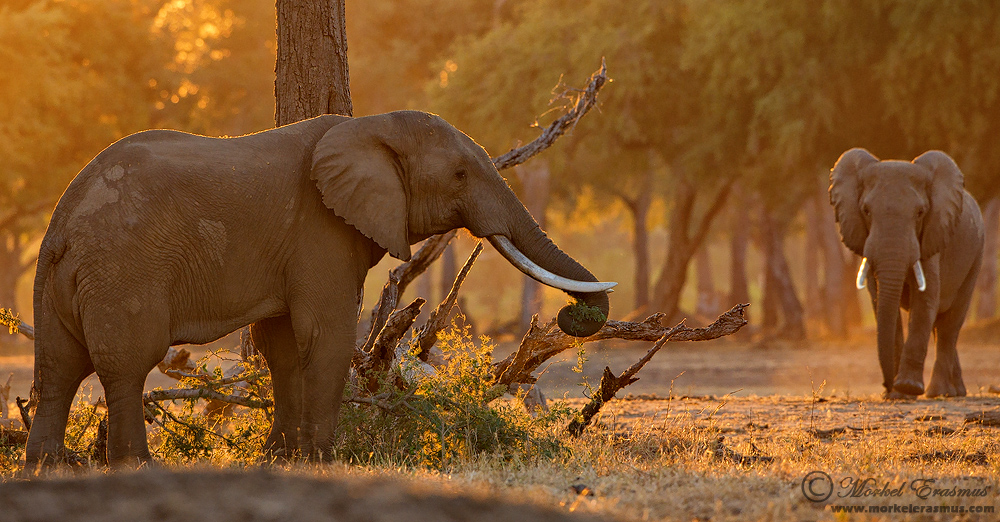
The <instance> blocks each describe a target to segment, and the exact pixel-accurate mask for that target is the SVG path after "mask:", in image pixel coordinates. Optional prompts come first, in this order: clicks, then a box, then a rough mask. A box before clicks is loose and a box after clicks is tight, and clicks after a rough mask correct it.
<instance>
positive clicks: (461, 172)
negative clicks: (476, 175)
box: [455, 169, 468, 181]
mask: <svg viewBox="0 0 1000 522" xmlns="http://www.w3.org/2000/svg"><path fill="white" fill-rule="evenodd" d="M467 176H468V174H466V172H465V169H461V170H459V171H458V172H456V173H455V179H456V180H458V181H465V178H466V177H467Z"/></svg>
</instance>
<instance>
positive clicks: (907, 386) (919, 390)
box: [892, 379, 924, 395]
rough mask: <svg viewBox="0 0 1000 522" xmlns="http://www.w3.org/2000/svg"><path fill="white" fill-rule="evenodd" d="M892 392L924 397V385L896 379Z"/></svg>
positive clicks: (914, 381)
mask: <svg viewBox="0 0 1000 522" xmlns="http://www.w3.org/2000/svg"><path fill="white" fill-rule="evenodd" d="M892 391H896V392H900V393H903V394H906V395H923V394H924V383H922V382H920V381H916V380H912V379H896V382H894V383H892Z"/></svg>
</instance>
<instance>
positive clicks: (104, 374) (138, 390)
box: [84, 310, 170, 467]
mask: <svg viewBox="0 0 1000 522" xmlns="http://www.w3.org/2000/svg"><path fill="white" fill-rule="evenodd" d="M102 317H129V321H128V322H127V323H126V322H118V323H117V324H111V323H108V322H106V321H105V320H104V319H102V318H98V319H97V320H96V321H88V318H87V317H86V316H85V317H84V330H85V332H86V336H87V344H88V346H89V347H90V356H91V359H92V360H93V362H94V367H95V369H96V371H97V376H98V377H99V378H100V379H101V384H102V385H103V386H104V393H105V395H104V396H105V400H106V401H107V404H108V463H109V464H111V465H112V466H127V467H135V466H138V465H140V464H143V463H147V462H150V461H151V460H152V457H151V455H150V453H149V445H148V443H147V441H146V422H145V411H144V405H143V402H142V391H143V387H144V386H145V383H146V376H147V375H149V372H150V371H152V369H153V368H155V367H156V364H157V363H158V362H160V361H161V360H163V356H164V355H165V354H166V352H167V348H168V347H169V345H170V333H169V315H168V314H167V313H166V311H165V310H156V311H149V312H147V313H145V314H141V315H140V314H137V315H133V316H127V315H124V314H116V313H115V312H114V311H108V312H106V313H105V314H103V316H102Z"/></svg>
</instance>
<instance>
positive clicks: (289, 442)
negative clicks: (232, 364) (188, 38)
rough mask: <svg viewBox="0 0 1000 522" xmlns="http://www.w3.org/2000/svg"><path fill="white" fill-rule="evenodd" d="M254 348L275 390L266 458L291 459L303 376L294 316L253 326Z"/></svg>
mask: <svg viewBox="0 0 1000 522" xmlns="http://www.w3.org/2000/svg"><path fill="white" fill-rule="evenodd" d="M250 335H251V338H252V339H253V344H254V347H255V348H256V349H257V351H258V352H260V354H261V355H263V356H264V360H265V361H267V368H268V370H269V371H270V372H271V385H272V387H273V389H274V421H273V423H272V424H271V433H270V434H269V435H268V437H267V440H266V441H265V442H264V459H265V460H272V459H274V458H282V459H291V458H292V457H294V456H295V454H296V453H297V451H298V446H299V438H298V437H299V424H300V423H301V421H302V377H301V374H300V373H299V351H298V346H297V344H296V342H295V333H294V331H293V330H292V321H291V317H290V316H288V315H283V316H280V317H270V318H267V319H262V320H260V321H257V322H256V323H254V324H253V325H251V326H250Z"/></svg>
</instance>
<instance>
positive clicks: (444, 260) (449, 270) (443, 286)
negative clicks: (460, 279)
mask: <svg viewBox="0 0 1000 522" xmlns="http://www.w3.org/2000/svg"><path fill="white" fill-rule="evenodd" d="M457 275H458V266H456V264H455V242H454V241H452V242H451V243H448V246H447V247H446V248H445V249H444V252H441V281H439V282H438V288H439V289H440V290H439V293H440V295H441V299H444V296H446V295H448V292H450V291H451V285H452V284H453V283H454V282H455V276H457Z"/></svg>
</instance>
